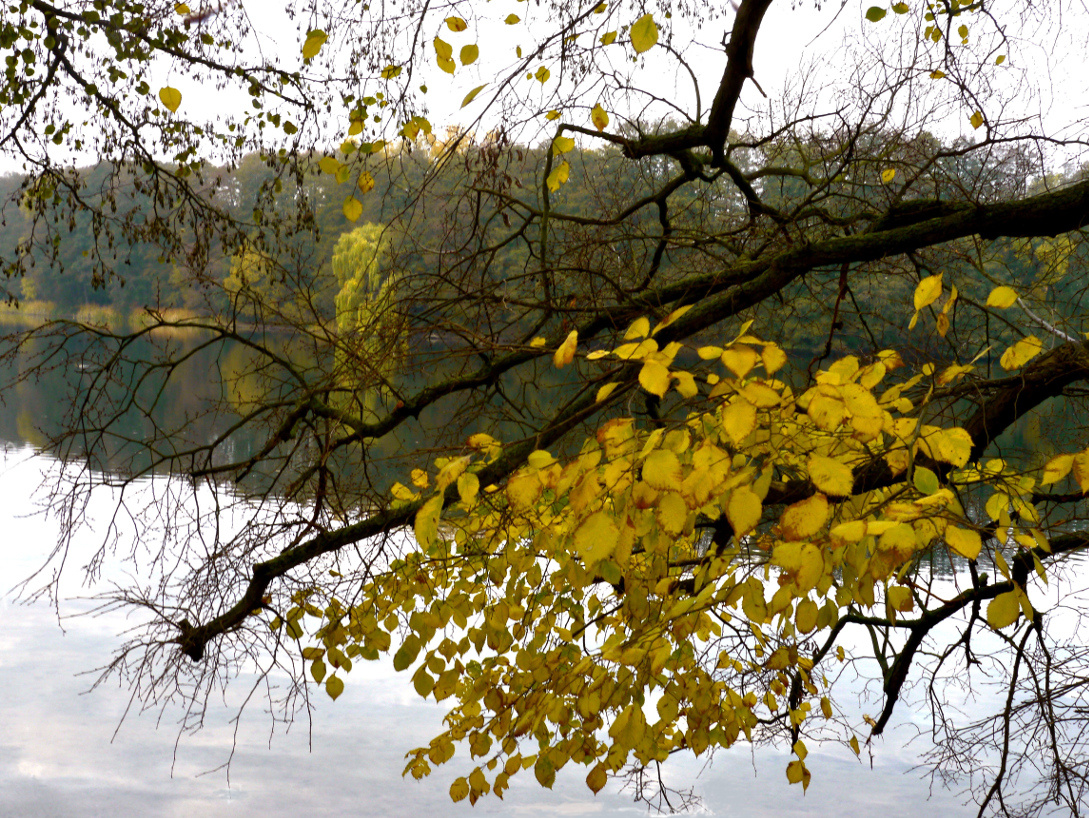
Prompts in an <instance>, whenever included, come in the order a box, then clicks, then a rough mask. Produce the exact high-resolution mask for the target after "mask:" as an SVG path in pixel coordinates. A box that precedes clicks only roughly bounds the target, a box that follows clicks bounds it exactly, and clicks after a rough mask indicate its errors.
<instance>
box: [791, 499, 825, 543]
mask: <svg viewBox="0 0 1089 818" xmlns="http://www.w3.org/2000/svg"><path fill="white" fill-rule="evenodd" d="M827 519H828V498H827V497H825V496H824V495H823V494H814V495H813V496H812V497H808V498H806V499H805V500H802V501H800V502H798V503H794V505H791V506H787V508H786V510H785V511H784V512H783V516H782V518H781V519H780V521H779V526H780V528H781V529H782V532H783V539H784V540H805V539H808V538H809V537H812V536H813V535H814V534H816V533H817V532H818V531H820V530H821V528H822V527H823V526H824V521H825V520H827Z"/></svg>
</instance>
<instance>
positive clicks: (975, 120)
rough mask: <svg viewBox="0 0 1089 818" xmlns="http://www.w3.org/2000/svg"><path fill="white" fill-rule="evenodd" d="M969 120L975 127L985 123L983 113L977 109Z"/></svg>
mask: <svg viewBox="0 0 1089 818" xmlns="http://www.w3.org/2000/svg"><path fill="white" fill-rule="evenodd" d="M968 121H969V122H971V123H972V127H973V128H979V126H981V125H982V124H983V114H981V113H980V112H979V111H976V112H975V113H974V114H972V116H971V117H970V118H969V120H968Z"/></svg>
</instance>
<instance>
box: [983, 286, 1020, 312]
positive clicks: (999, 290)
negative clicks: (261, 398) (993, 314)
mask: <svg viewBox="0 0 1089 818" xmlns="http://www.w3.org/2000/svg"><path fill="white" fill-rule="evenodd" d="M1016 301H1017V291H1016V290H1015V289H1013V288H1012V287H995V288H994V289H993V290H991V294H990V295H989V296H987V306H988V307H997V308H998V309H1000V310H1004V309H1006V308H1007V307H1012V306H1013V305H1014V303H1015V302H1016Z"/></svg>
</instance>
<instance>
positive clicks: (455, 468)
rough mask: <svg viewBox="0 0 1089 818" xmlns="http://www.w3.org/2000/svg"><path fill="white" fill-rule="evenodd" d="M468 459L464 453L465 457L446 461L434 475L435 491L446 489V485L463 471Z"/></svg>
mask: <svg viewBox="0 0 1089 818" xmlns="http://www.w3.org/2000/svg"><path fill="white" fill-rule="evenodd" d="M469 459H470V458H469V455H466V456H465V457H455V458H453V459H452V460H450V461H449V462H447V464H446V465H445V466H443V467H442V468H441V469H440V470H439V473H438V474H437V475H436V476H435V492H436V493H441V492H443V491H446V487H447V486H449V485H450V484H451V483H453V482H454V481H455V480H457V479H458V478H459V477H460V476H461V475H462V474H463V473H464V472H465V469H466V467H467V466H468V465H469Z"/></svg>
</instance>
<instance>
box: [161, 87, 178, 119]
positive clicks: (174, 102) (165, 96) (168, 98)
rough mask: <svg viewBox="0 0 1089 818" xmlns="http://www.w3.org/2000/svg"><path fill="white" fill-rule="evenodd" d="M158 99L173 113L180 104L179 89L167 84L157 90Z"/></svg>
mask: <svg viewBox="0 0 1089 818" xmlns="http://www.w3.org/2000/svg"><path fill="white" fill-rule="evenodd" d="M159 101H160V102H162V104H163V105H165V106H166V107H167V108H169V109H170V113H174V112H175V111H177V110H178V106H179V105H181V101H182V95H181V91H179V90H178V89H177V88H171V87H170V86H169V85H168V86H166V87H165V88H163V89H161V90H160V91H159Z"/></svg>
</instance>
